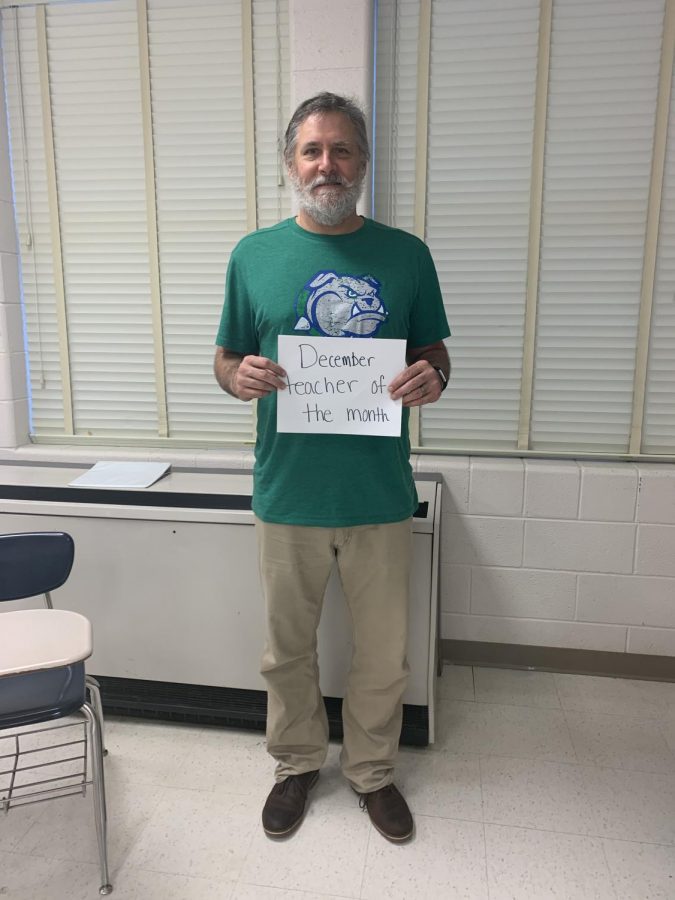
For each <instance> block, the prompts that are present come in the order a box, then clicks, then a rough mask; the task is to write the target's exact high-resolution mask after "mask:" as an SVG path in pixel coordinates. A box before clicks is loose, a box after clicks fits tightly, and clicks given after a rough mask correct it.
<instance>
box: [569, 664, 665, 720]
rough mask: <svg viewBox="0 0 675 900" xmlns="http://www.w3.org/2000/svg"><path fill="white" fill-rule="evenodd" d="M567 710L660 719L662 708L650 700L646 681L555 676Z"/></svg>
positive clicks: (590, 676)
mask: <svg viewBox="0 0 675 900" xmlns="http://www.w3.org/2000/svg"><path fill="white" fill-rule="evenodd" d="M553 677H554V679H555V685H556V688H557V689H558V696H559V697H560V702H561V704H562V707H563V709H566V710H570V711H571V712H589V713H604V714H606V715H613V716H632V717H634V718H643V719H646V718H657V717H658V716H659V708H658V705H657V703H656V702H655V700H654V699H649V698H648V697H647V696H646V695H645V693H644V691H643V689H642V686H643V682H641V681H631V680H630V679H628V678H604V677H601V676H599V675H597V676H596V675H567V674H556V675H554V676H553Z"/></svg>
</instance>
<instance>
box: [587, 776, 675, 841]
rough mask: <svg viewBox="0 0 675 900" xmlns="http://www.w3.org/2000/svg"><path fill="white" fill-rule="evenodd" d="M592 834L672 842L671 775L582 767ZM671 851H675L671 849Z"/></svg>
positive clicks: (674, 783) (674, 802)
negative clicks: (595, 827) (594, 823)
mask: <svg viewBox="0 0 675 900" xmlns="http://www.w3.org/2000/svg"><path fill="white" fill-rule="evenodd" d="M583 772H584V780H585V782H586V788H587V797H588V803H589V806H591V807H592V808H593V812H594V815H595V819H596V821H597V823H598V831H597V832H596V834H599V835H601V836H602V837H607V838H618V839H619V840H627V841H638V842H645V843H655V844H675V779H673V777H672V775H661V774H658V775H657V774H649V773H646V772H627V771H625V770H621V769H602V768H599V767H596V766H585V767H583ZM674 852H675V851H674Z"/></svg>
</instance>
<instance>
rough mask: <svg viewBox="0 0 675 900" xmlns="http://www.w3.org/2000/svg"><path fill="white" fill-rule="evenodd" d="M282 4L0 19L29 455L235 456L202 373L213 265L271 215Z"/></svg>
mask: <svg viewBox="0 0 675 900" xmlns="http://www.w3.org/2000/svg"><path fill="white" fill-rule="evenodd" d="M287 36H288V12H287V3H286V2H285V0H194V2H190V3H186V2H183V0H180V2H178V0H94V2H85V3H58V4H53V5H48V6H46V7H45V6H34V7H22V8H21V9H18V10H17V9H4V10H3V11H2V37H3V57H4V65H5V83H6V90H7V96H8V116H9V125H10V141H11V152H12V167H13V169H12V170H13V179H14V187H15V201H16V215H17V225H18V233H19V240H20V253H21V269H22V280H23V299H24V308H25V321H26V331H27V342H28V355H29V367H30V374H31V397H32V429H33V432H34V433H35V435H36V437H37V439H43V440H52V441H63V440H74V441H78V440H79V441H86V440H93V441H96V442H98V443H101V442H103V441H105V442H107V443H114V442H125V443H129V442H131V443H133V442H139V443H145V444H147V443H152V442H153V441H160V442H162V441H165V440H167V439H168V440H171V441H185V442H192V443H194V442H195V441H201V442H207V443H208V442H209V441H214V442H217V443H218V444H222V443H224V442H225V441H243V440H251V438H252V429H253V422H252V412H251V406H250V404H242V403H239V402H238V401H236V400H234V399H233V398H230V397H228V396H226V395H224V394H223V393H222V391H220V389H219V388H218V387H217V385H216V384H215V381H214V379H213V375H212V371H211V361H212V358H213V350H214V346H213V342H214V338H215V333H216V329H217V324H218V320H219V316H220V309H221V307H222V300H223V288H224V281H225V271H226V267H227V261H228V257H229V254H230V252H231V250H232V248H233V247H234V245H235V243H236V242H237V241H238V240H239V238H240V237H241V236H242V235H243V234H245V233H246V232H247V231H250V230H251V229H252V228H254V227H256V226H257V225H260V226H263V225H269V224H272V222H274V221H276V220H278V219H279V218H280V217H283V216H284V215H287V214H288V199H287V197H286V193H285V191H284V189H283V186H282V185H281V183H280V181H281V179H280V177H279V176H280V170H279V165H278V148H277V141H278V136H279V130H280V123H285V121H286V120H287V118H288V115H289V111H288V102H289V101H288V95H289V89H288V47H287V43H288V40H287Z"/></svg>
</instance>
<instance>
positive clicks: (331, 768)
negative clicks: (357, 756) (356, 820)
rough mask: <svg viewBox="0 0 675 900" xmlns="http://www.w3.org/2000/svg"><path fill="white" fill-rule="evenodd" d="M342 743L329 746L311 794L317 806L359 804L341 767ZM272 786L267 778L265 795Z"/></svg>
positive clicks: (311, 801) (351, 806)
mask: <svg viewBox="0 0 675 900" xmlns="http://www.w3.org/2000/svg"><path fill="white" fill-rule="evenodd" d="M341 749H342V744H341V743H339V742H331V744H330V745H329V747H328V756H327V757H326V762H325V763H324V764H323V767H322V769H321V774H320V776H319V780H318V781H317V783H316V787H314V788H313V789H312V793H311V794H310V803H311V804H312V805H316V806H317V808H324V807H325V808H327V807H328V806H330V805H337V806H346V807H348V808H349V809H353V808H354V807H355V806H358V802H359V798H358V796H357V795H356V794H355V793H354V791H353V790H352V789H351V787H350V785H349V782H348V781H347V780H346V778H345V777H344V775H343V774H342V770H341V769H340V750H341ZM271 787H272V780H271V779H270V778H268V779H267V783H266V785H265V796H266V795H267V793H268V792H269V790H270V789H271Z"/></svg>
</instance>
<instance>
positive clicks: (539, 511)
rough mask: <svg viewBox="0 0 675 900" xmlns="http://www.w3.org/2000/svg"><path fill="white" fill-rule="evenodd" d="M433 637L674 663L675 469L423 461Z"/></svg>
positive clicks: (437, 458) (465, 459)
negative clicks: (434, 561)
mask: <svg viewBox="0 0 675 900" xmlns="http://www.w3.org/2000/svg"><path fill="white" fill-rule="evenodd" d="M415 467H416V470H417V471H434V472H441V473H442V474H443V477H444V484H445V487H444V492H443V516H442V534H441V546H442V550H441V608H442V637H444V638H452V639H456V640H471V641H496V642H499V643H515V644H539V645H543V646H554V647H575V648H583V649H592V650H613V651H627V652H632V653H652V654H662V655H667V656H673V655H675V466H669V465H657V464H644V465H643V464H640V465H632V464H628V463H593V462H572V461H551V462H547V461H543V460H520V459H497V458H495V459H483V458H468V457H442V456H420V457H417V458H416V460H415Z"/></svg>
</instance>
